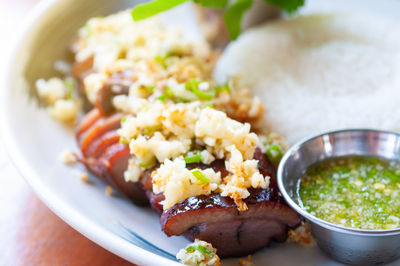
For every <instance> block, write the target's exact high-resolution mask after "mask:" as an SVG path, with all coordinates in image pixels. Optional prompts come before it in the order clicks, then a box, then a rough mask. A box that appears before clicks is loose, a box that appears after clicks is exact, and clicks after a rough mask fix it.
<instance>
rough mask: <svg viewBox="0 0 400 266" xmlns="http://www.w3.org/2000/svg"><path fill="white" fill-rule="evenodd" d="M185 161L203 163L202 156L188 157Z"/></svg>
mask: <svg viewBox="0 0 400 266" xmlns="http://www.w3.org/2000/svg"><path fill="white" fill-rule="evenodd" d="M183 159H184V160H185V162H186V163H199V162H201V154H196V155H192V156H186V157H185V158H183Z"/></svg>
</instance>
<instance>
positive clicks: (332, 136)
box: [277, 129, 400, 265]
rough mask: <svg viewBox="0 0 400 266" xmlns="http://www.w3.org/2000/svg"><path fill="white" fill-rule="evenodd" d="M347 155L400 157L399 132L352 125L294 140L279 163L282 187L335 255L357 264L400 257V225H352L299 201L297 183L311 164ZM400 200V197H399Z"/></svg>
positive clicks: (294, 206) (290, 202) (321, 241)
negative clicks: (319, 215) (329, 219)
mask: <svg viewBox="0 0 400 266" xmlns="http://www.w3.org/2000/svg"><path fill="white" fill-rule="evenodd" d="M346 155H366V156H379V157H383V158H386V159H392V160H393V159H394V160H400V134H398V133H394V132H387V131H378V130H367V129H349V130H339V131H333V132H327V133H323V134H321V135H318V136H315V137H312V138H309V139H306V140H304V141H301V142H299V143H297V144H295V145H294V146H293V147H291V148H290V149H289V150H288V151H287V152H286V154H285V155H284V156H283V158H282V160H281V162H280V164H279V167H278V175H277V179H278V185H279V189H280V191H281V193H282V195H283V197H284V198H285V199H286V201H287V202H288V204H289V205H290V206H291V207H292V208H293V209H294V210H295V211H297V212H298V213H299V214H300V215H302V216H303V217H304V218H305V219H306V220H308V221H310V223H311V230H312V233H313V235H314V237H315V239H316V241H317V243H318V245H319V247H320V248H321V249H322V250H323V251H325V252H326V253H328V254H329V255H330V256H331V257H333V258H334V259H336V260H338V261H340V262H343V263H346V264H354V265H374V264H382V263H387V262H390V261H393V260H395V259H397V258H399V257H400V228H396V229H387V230H362V229H351V228H347V227H344V226H339V225H335V224H332V223H329V222H326V221H324V220H321V219H319V218H317V217H315V216H313V215H311V214H310V213H308V212H306V211H305V210H303V209H302V208H301V207H300V206H299V205H298V204H297V202H296V198H297V196H296V184H297V181H298V179H299V178H300V176H301V175H302V174H303V173H304V171H305V170H306V169H307V168H308V167H309V166H310V165H312V164H314V163H316V162H319V161H322V160H325V159H328V158H334V157H340V156H346ZM399 200H400V199H399Z"/></svg>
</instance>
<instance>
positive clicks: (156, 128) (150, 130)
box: [142, 125, 162, 135]
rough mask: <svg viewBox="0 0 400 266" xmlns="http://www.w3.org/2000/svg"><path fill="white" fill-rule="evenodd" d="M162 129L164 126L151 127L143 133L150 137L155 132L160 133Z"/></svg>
mask: <svg viewBox="0 0 400 266" xmlns="http://www.w3.org/2000/svg"><path fill="white" fill-rule="evenodd" d="M161 129H162V125H154V126H149V127H146V128H143V129H142V133H143V134H144V135H150V134H152V133H154V132H155V131H158V130H161Z"/></svg>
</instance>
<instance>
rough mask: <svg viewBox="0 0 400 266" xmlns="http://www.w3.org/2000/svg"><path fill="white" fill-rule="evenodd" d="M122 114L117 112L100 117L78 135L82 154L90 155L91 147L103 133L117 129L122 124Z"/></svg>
mask: <svg viewBox="0 0 400 266" xmlns="http://www.w3.org/2000/svg"><path fill="white" fill-rule="evenodd" d="M121 118H122V114H120V113H116V114H114V115H112V116H109V117H100V118H99V119H97V120H96V122H94V123H93V124H92V126H90V127H89V128H88V129H87V130H85V131H84V132H82V133H81V134H80V135H79V136H78V144H79V146H80V148H81V151H82V155H83V156H85V157H87V156H89V154H88V153H89V148H90V147H91V145H92V144H93V143H95V142H96V141H97V140H98V139H99V138H100V137H101V136H102V135H104V134H105V133H107V132H108V131H112V130H116V129H118V128H120V126H121Z"/></svg>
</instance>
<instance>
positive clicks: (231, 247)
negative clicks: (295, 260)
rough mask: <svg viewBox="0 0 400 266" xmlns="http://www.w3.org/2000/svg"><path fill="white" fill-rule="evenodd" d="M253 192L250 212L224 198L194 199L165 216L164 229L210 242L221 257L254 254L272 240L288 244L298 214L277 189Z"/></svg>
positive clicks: (177, 205) (163, 220)
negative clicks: (287, 239)
mask: <svg viewBox="0 0 400 266" xmlns="http://www.w3.org/2000/svg"><path fill="white" fill-rule="evenodd" d="M250 192H251V195H250V196H249V197H248V198H247V199H245V200H244V202H245V203H246V204H247V207H248V210H246V211H238V209H237V205H236V204H235V203H234V201H233V200H232V199H231V198H228V197H222V196H221V195H220V194H212V195H208V196H206V195H201V196H196V197H190V198H188V199H186V200H184V201H182V202H180V203H178V204H176V205H174V206H173V207H171V208H170V209H168V210H167V211H165V212H164V213H162V215H161V226H162V229H163V230H164V232H165V233H166V234H167V235H168V236H172V235H182V234H184V235H185V236H186V237H188V238H189V239H191V240H193V239H195V238H198V239H201V240H204V241H207V242H209V243H211V244H212V245H213V247H215V248H216V249H217V250H218V255H219V256H221V257H230V256H244V255H247V254H250V253H253V252H255V251H257V250H258V249H260V248H262V247H264V246H266V245H267V244H268V243H269V241H270V239H274V240H276V241H284V240H286V238H287V230H288V227H295V226H297V225H298V224H299V223H300V218H299V216H298V215H297V213H296V212H294V211H293V210H292V209H290V208H289V207H288V206H287V205H286V204H285V203H284V202H283V201H282V200H281V197H280V195H277V194H278V192H277V191H276V190H275V189H273V188H268V189H265V190H264V189H253V190H251V191H250Z"/></svg>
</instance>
